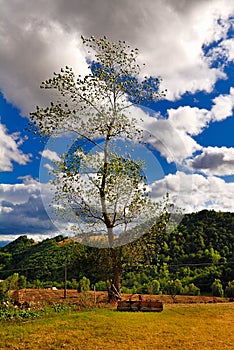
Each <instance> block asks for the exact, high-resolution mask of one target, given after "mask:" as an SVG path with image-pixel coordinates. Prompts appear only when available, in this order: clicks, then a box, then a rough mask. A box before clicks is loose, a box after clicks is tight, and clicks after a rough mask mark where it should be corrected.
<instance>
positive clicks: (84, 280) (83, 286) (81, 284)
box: [77, 276, 90, 293]
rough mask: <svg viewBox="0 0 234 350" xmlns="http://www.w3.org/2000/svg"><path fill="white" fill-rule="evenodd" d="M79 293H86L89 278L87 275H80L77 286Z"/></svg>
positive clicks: (88, 288)
mask: <svg viewBox="0 0 234 350" xmlns="http://www.w3.org/2000/svg"><path fill="white" fill-rule="evenodd" d="M77 290H78V292H79V293H86V292H88V291H89V290H90V280H89V279H88V278H87V277H85V276H84V277H82V278H81V280H80V281H79V283H78V288H77Z"/></svg>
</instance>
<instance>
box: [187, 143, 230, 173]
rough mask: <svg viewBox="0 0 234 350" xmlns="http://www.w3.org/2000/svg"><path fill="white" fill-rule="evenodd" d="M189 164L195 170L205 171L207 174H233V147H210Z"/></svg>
mask: <svg viewBox="0 0 234 350" xmlns="http://www.w3.org/2000/svg"><path fill="white" fill-rule="evenodd" d="M188 164H189V166H190V167H192V168H193V169H194V170H200V171H204V172H205V173H207V174H215V175H231V174H233V173H234V151H233V148H226V147H222V148H218V147H214V148H212V147H208V149H206V150H204V151H203V153H202V154H201V155H199V156H197V157H195V158H194V159H193V160H189V161H188Z"/></svg>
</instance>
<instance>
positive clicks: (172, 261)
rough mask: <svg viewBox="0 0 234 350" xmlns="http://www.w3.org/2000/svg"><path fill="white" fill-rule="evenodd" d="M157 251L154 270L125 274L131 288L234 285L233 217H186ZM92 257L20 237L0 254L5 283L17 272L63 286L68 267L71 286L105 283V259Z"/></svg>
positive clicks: (65, 244)
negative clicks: (173, 282) (171, 283)
mask: <svg viewBox="0 0 234 350" xmlns="http://www.w3.org/2000/svg"><path fill="white" fill-rule="evenodd" d="M154 250H156V251H157V255H156V256H157V258H155V259H154V261H153V264H154V266H153V267H152V268H149V267H144V264H143V265H142V266H141V270H139V267H138V269H137V270H135V267H132V268H131V267H129V268H128V269H125V270H124V271H123V285H125V286H126V288H130V289H131V288H133V287H132V286H133V285H134V286H135V287H136V286H137V285H138V286H139V289H140V288H141V286H144V284H147V279H148V280H155V279H158V280H160V281H161V282H160V283H161V284H163V281H165V279H176V278H177V279H180V280H181V281H182V283H194V284H195V285H196V286H198V287H199V288H200V289H201V290H204V291H206V290H208V289H209V288H210V285H211V283H212V282H213V281H214V280H215V279H220V280H221V282H222V283H223V285H226V284H227V283H228V281H232V280H234V213H228V212H215V211H208V210H203V211H200V212H198V213H192V214H186V215H185V216H184V218H183V220H182V221H181V223H180V224H179V226H178V227H177V228H176V229H175V230H174V231H173V232H172V233H165V234H164V236H163V239H160V242H157V241H156V242H155V245H154ZM99 251H100V249H99ZM90 254H92V248H90V247H85V246H81V245H79V244H77V243H75V242H74V241H72V240H70V239H68V238H64V237H63V236H57V237H56V238H53V239H46V240H44V241H42V242H39V243H37V242H34V241H33V240H32V239H28V238H27V237H26V236H21V237H19V238H18V239H16V240H15V241H13V242H11V243H9V244H8V245H6V246H4V247H1V248H0V280H1V279H5V278H6V277H8V276H10V275H12V274H13V273H15V272H18V273H19V274H22V275H24V276H25V277H26V278H27V280H28V281H31V282H33V281H35V280H40V281H54V282H55V281H56V282H58V283H59V282H60V283H62V281H63V278H64V277H63V276H64V264H65V261H66V262H67V264H68V279H69V280H72V279H77V280H78V279H79V278H81V277H82V276H84V275H85V276H86V277H88V278H89V279H90V280H91V282H92V283H96V282H98V281H100V280H101V279H104V277H102V269H101V264H102V263H101V260H102V259H101V260H100V263H99V262H98V261H97V259H96V261H95V259H90V258H89V255H90ZM135 276H138V277H135ZM142 276H144V278H143V277H142ZM134 278H138V279H139V281H134ZM137 283H138V284H137ZM135 287H134V288H135ZM137 288H138V287H136V291H139V289H137ZM142 288H143V287H142ZM131 290H133V289H131Z"/></svg>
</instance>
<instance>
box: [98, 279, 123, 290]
mask: <svg viewBox="0 0 234 350" xmlns="http://www.w3.org/2000/svg"><path fill="white" fill-rule="evenodd" d="M95 288H96V290H97V291H106V290H107V285H106V282H105V281H99V282H97V283H96V284H95ZM123 288H124V287H123Z"/></svg>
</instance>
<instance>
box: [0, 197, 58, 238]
mask: <svg viewBox="0 0 234 350" xmlns="http://www.w3.org/2000/svg"><path fill="white" fill-rule="evenodd" d="M2 207H3V212H2V213H1V217H0V225H1V232H0V233H1V234H25V232H27V233H46V232H52V231H56V228H55V227H54V225H53V224H52V223H51V221H50V219H49V217H48V215H47V213H46V211H45V209H44V206H43V203H42V200H41V198H40V197H36V196H31V197H29V199H28V201H27V202H25V203H21V204H13V203H10V202H8V201H3V202H2Z"/></svg>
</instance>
